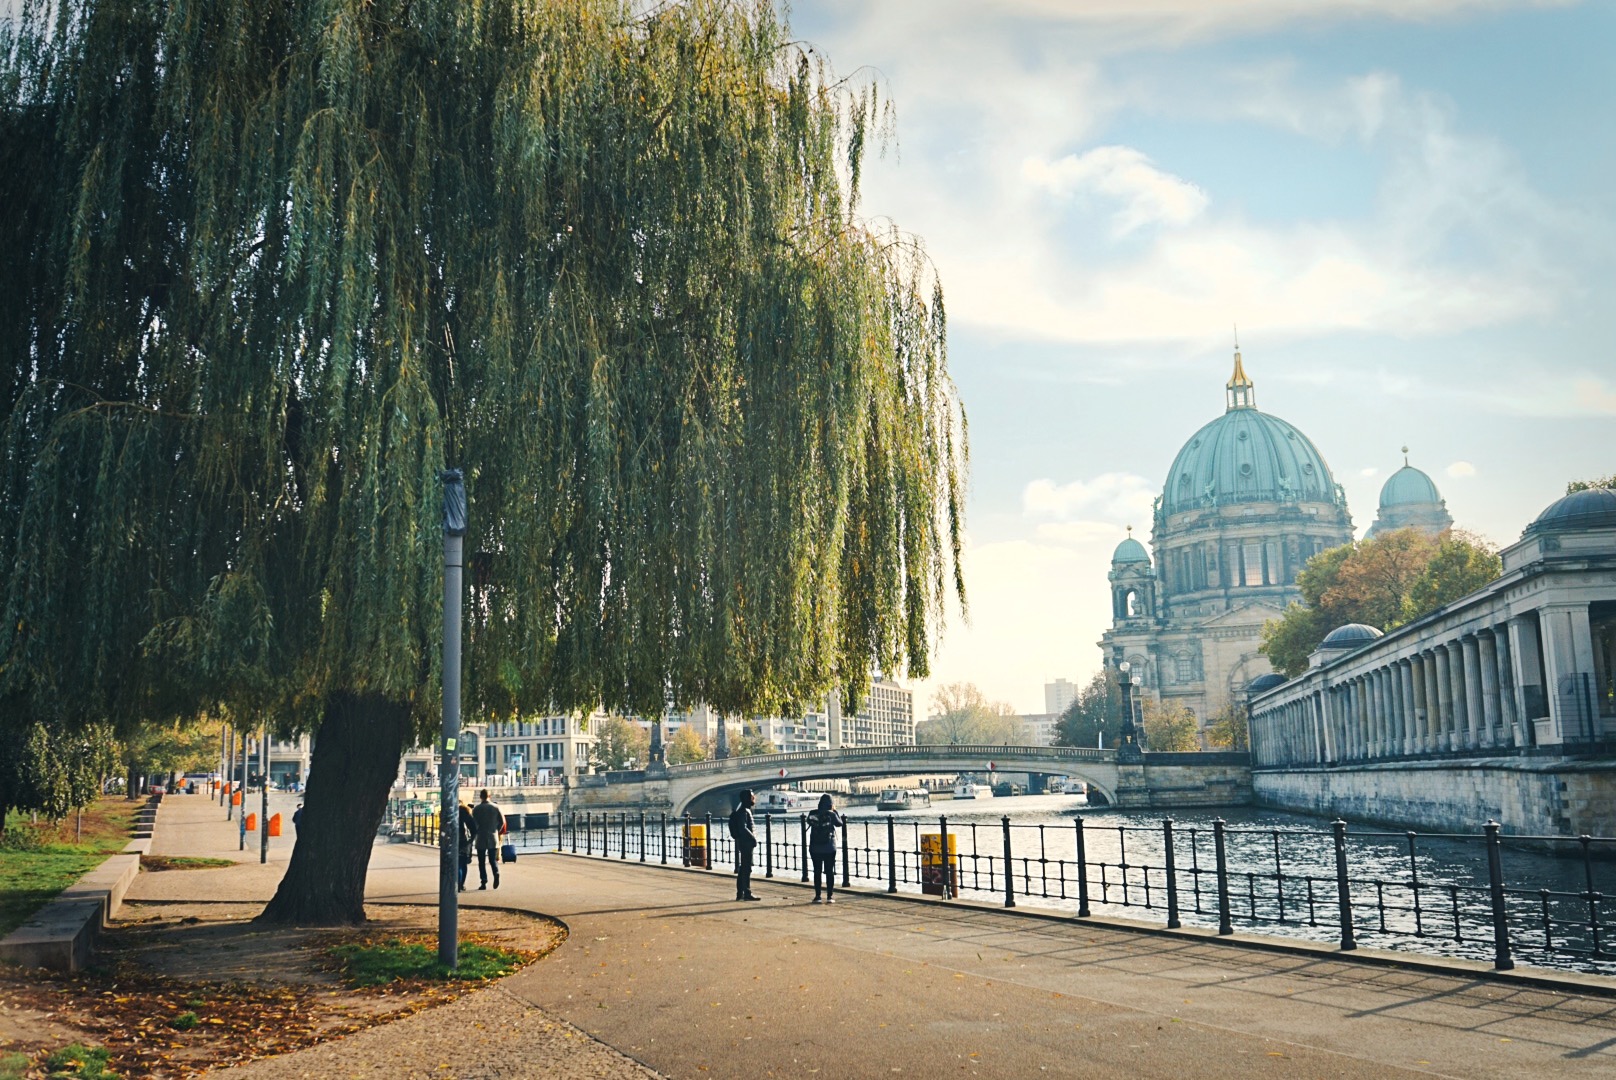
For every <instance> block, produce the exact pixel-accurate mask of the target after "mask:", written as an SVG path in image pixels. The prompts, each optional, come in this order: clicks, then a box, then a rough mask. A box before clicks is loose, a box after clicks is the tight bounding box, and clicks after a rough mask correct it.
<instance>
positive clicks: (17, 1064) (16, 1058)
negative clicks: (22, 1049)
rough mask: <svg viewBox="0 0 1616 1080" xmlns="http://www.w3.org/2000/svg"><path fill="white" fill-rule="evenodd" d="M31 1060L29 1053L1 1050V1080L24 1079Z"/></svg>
mask: <svg viewBox="0 0 1616 1080" xmlns="http://www.w3.org/2000/svg"><path fill="white" fill-rule="evenodd" d="M30 1060H31V1059H30V1058H29V1057H28V1055H27V1054H18V1053H15V1052H9V1051H7V1052H0V1080H23V1077H24V1076H25V1075H26V1074H27V1072H28V1063H29V1061H30Z"/></svg>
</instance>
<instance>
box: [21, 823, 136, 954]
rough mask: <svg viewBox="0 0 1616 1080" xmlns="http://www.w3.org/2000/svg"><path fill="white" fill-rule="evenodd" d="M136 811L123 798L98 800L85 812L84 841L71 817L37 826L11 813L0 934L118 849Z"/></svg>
mask: <svg viewBox="0 0 1616 1080" xmlns="http://www.w3.org/2000/svg"><path fill="white" fill-rule="evenodd" d="M134 813H135V811H134V808H133V807H132V806H130V805H129V804H128V803H125V802H124V801H123V800H122V799H108V800H102V801H101V802H99V803H97V804H96V805H95V806H94V807H93V808H91V809H90V810H88V811H86V813H85V814H84V820H83V838H82V839H78V838H77V836H78V832H79V830H78V828H77V825H78V823H77V822H76V821H75V820H73V819H70V820H68V821H66V822H63V823H61V824H60V825H49V824H45V823H41V824H40V825H39V826H38V827H37V828H36V827H34V826H33V825H31V824H30V823H29V822H28V821H27V819H26V818H24V817H23V816H22V815H21V814H15V813H14V814H12V815H11V816H10V818H9V819H8V820H7V821H6V823H5V824H6V828H5V832H4V834H3V835H0V854H3V857H0V936H4V935H5V934H8V933H10V932H11V931H12V930H14V929H16V928H17V927H18V926H21V925H22V924H23V923H24V922H26V921H28V919H29V917H30V916H32V915H33V913H34V912H36V911H38V910H39V909H40V908H41V907H43V906H44V905H45V904H47V903H49V902H50V901H51V900H52V899H53V898H54V897H55V896H56V895H57V894H58V893H60V892H61V891H62V890H63V889H65V888H67V887H68V886H69V885H72V884H73V883H74V882H76V881H78V879H79V878H81V877H83V876H84V875H85V874H87V873H89V872H90V871H91V870H94V869H95V868H96V867H97V866H100V865H101V864H102V863H103V862H105V861H106V858H107V856H108V855H111V854H114V853H116V852H118V851H122V850H123V848H124V845H125V844H127V843H128V842H129V833H130V826H131V824H132V822H133V820H134Z"/></svg>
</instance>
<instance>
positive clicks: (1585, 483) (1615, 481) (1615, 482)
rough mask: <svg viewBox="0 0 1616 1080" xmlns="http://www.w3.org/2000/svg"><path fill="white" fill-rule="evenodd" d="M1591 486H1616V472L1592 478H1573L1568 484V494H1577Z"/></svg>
mask: <svg viewBox="0 0 1616 1080" xmlns="http://www.w3.org/2000/svg"><path fill="white" fill-rule="evenodd" d="M1589 488H1616V473H1613V474H1611V475H1610V476H1600V477H1595V478H1594V479H1592V480H1573V481H1571V482H1570V483H1569V484H1567V485H1566V494H1567V495H1575V494H1576V493H1577V492H1579V491H1587V490H1588V489H1589Z"/></svg>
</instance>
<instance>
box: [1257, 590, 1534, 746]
mask: <svg viewBox="0 0 1616 1080" xmlns="http://www.w3.org/2000/svg"><path fill="white" fill-rule="evenodd" d="M1366 651H1367V652H1368V653H1369V655H1368V656H1364V657H1357V656H1351V657H1345V658H1343V661H1342V662H1332V663H1329V664H1328V665H1327V666H1326V667H1324V668H1321V669H1320V668H1316V669H1315V670H1313V671H1311V672H1309V673H1308V674H1307V675H1305V676H1303V677H1302V678H1301V679H1299V680H1296V681H1294V682H1293V683H1291V684H1288V685H1287V687H1286V688H1282V689H1280V690H1278V691H1276V692H1275V693H1274V694H1273V695H1271V700H1269V699H1265V700H1264V702H1263V704H1262V705H1261V707H1256V706H1254V708H1253V711H1252V716H1251V745H1252V751H1253V755H1254V759H1255V760H1254V764H1255V765H1257V766H1258V767H1264V766H1282V765H1321V764H1337V763H1341V762H1356V761H1371V760H1375V759H1382V758H1400V757H1415V756H1425V755H1433V754H1444V753H1456V752H1457V753H1475V752H1482V751H1488V750H1507V749H1510V748H1513V747H1516V746H1521V745H1526V744H1528V743H1530V742H1531V741H1532V735H1531V728H1530V721H1532V720H1533V719H1536V718H1537V717H1539V716H1546V715H1548V713H1547V709H1546V707H1545V706H1546V695H1545V694H1544V693H1543V690H1542V685H1543V682H1544V679H1543V675H1542V662H1541V656H1542V650H1541V645H1540V642H1539V636H1538V622H1537V620H1536V619H1535V618H1530V617H1519V616H1517V617H1513V618H1508V619H1506V620H1505V621H1503V622H1501V623H1497V624H1493V625H1487V626H1481V627H1473V628H1467V629H1466V630H1464V631H1463V632H1460V633H1457V634H1456V635H1455V636H1454V637H1452V638H1451V639H1449V640H1447V641H1437V642H1419V643H1414V642H1410V643H1408V644H1407V645H1405V646H1404V647H1403V648H1401V649H1396V648H1381V647H1379V646H1377V645H1371V646H1369V647H1368V649H1367V650H1366ZM1377 651H1383V652H1385V654H1386V655H1385V656H1384V657H1376V656H1375V655H1374V654H1375V653H1376V652H1377ZM1376 659H1380V660H1382V661H1383V662H1381V663H1379V664H1376V663H1375V660H1376ZM1332 669H1333V670H1332ZM1286 689H1292V690H1293V692H1292V693H1285V690H1286ZM1523 691H1524V692H1523Z"/></svg>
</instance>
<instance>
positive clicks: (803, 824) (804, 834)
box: [797, 814, 808, 882]
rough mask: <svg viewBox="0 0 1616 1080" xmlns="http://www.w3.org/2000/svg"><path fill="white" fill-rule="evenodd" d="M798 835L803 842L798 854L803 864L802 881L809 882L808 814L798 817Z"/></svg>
mask: <svg viewBox="0 0 1616 1080" xmlns="http://www.w3.org/2000/svg"><path fill="white" fill-rule="evenodd" d="M797 833H798V836H799V838H800V839H801V841H802V847H800V848H798V849H797V854H798V856H799V858H800V861H801V862H802V880H803V881H804V882H806V881H807V880H808V815H807V814H798V815H797Z"/></svg>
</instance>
